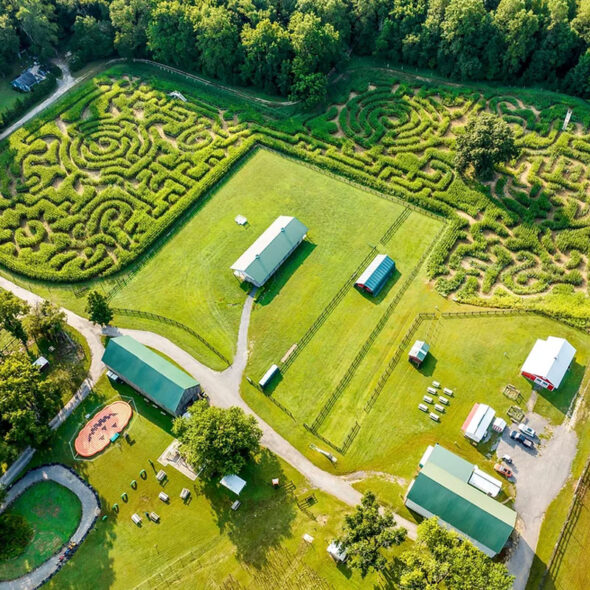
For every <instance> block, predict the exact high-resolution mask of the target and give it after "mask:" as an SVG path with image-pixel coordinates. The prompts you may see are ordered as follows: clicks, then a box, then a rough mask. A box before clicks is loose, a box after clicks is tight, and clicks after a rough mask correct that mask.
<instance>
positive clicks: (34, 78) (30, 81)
mask: <svg viewBox="0 0 590 590" xmlns="http://www.w3.org/2000/svg"><path fill="white" fill-rule="evenodd" d="M46 77H47V75H46V72H45V71H44V70H43V69H42V68H41V66H39V65H38V64H35V65H34V66H33V67H31V68H29V69H28V70H25V71H24V72H23V73H22V74H21V75H20V76H19V77H18V78H15V79H14V80H13V81H12V82H11V83H10V84H11V85H12V87H13V88H14V89H15V90H20V91H21V92H31V90H32V89H33V86H35V85H36V84H39V82H42V81H43V80H45V78H46Z"/></svg>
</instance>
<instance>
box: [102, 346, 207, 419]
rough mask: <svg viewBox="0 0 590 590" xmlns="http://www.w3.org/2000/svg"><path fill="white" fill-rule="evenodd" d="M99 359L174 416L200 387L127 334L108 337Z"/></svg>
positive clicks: (190, 400) (194, 395)
mask: <svg viewBox="0 0 590 590" xmlns="http://www.w3.org/2000/svg"><path fill="white" fill-rule="evenodd" d="M102 362H103V363H104V364H105V365H106V366H107V367H108V368H109V369H110V370H111V371H112V372H113V373H115V374H116V375H117V376H118V377H120V378H121V380H123V381H124V382H125V383H127V385H130V386H131V387H133V389H136V390H137V391H139V392H140V393H142V394H143V395H145V396H146V397H148V398H149V399H151V400H152V401H153V402H154V403H155V404H157V405H158V406H160V407H161V408H162V409H163V410H166V411H167V412H169V413H170V414H172V415H174V416H180V415H181V414H182V413H184V411H185V410H186V408H187V407H188V406H189V405H190V404H191V403H192V402H193V401H194V400H195V399H196V397H197V395H198V394H199V392H200V391H201V388H200V386H199V383H198V382H197V381H196V380H195V379H193V378H192V377H190V376H189V375H187V374H186V373H185V372H184V371H181V370H180V369H179V368H178V367H176V366H175V365H173V364H172V363H171V362H169V361H167V360H166V359H165V358H163V357H161V356H160V355H159V354H156V353H155V352H154V351H153V350H150V349H149V348H147V346H144V345H143V344H141V343H139V342H138V341H137V340H135V339H134V338H132V337H131V336H118V337H117V338H112V339H111V340H110V341H109V343H108V344H107V347H106V350H105V351H104V354H103V356H102Z"/></svg>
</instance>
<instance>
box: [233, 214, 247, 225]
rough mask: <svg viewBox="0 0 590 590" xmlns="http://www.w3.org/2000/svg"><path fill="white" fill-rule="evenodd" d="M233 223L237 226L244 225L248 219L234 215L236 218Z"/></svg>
mask: <svg viewBox="0 0 590 590" xmlns="http://www.w3.org/2000/svg"><path fill="white" fill-rule="evenodd" d="M234 221H235V222H236V223H237V224H238V225H246V224H247V223H248V219H247V218H246V217H244V216H243V215H236V218H235V219H234Z"/></svg>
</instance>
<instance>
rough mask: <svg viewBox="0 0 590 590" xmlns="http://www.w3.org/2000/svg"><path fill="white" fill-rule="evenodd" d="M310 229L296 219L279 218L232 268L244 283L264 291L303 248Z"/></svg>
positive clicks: (284, 216)
mask: <svg viewBox="0 0 590 590" xmlns="http://www.w3.org/2000/svg"><path fill="white" fill-rule="evenodd" d="M307 232H308V228H307V227H306V226H305V225H303V223H301V221H299V220H298V219H297V218H296V217H289V216H287V215H281V216H279V217H277V218H276V219H275V220H274V221H273V222H272V223H271V224H270V225H269V226H268V228H267V229H266V230H265V231H264V232H263V233H262V235H260V236H259V237H258V238H257V239H256V241H255V242H254V243H253V244H252V245H251V246H250V247H249V248H248V249H247V250H246V251H245V252H244V253H243V254H242V255H241V256H240V257H239V258H238V259H237V260H236V261H235V262H234V263H233V264H232V266H231V269H232V270H233V271H234V274H235V275H236V276H237V277H238V278H239V279H241V280H242V281H248V282H249V283H252V284H253V285H254V286H255V287H261V286H262V285H264V283H266V281H268V279H269V278H270V277H271V276H272V275H273V274H274V273H275V272H276V271H277V270H278V269H279V267H280V266H281V264H283V262H285V260H287V258H288V257H289V256H290V255H291V253H292V252H293V251H294V250H295V248H297V246H299V244H301V242H302V241H303V239H304V238H305V236H306V235H307Z"/></svg>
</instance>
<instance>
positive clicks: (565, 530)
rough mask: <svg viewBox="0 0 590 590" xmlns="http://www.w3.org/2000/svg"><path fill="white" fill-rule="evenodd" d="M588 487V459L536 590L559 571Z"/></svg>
mask: <svg viewBox="0 0 590 590" xmlns="http://www.w3.org/2000/svg"><path fill="white" fill-rule="evenodd" d="M589 485H590V458H588V460H587V461H586V465H584V470H583V471H582V475H581V476H580V479H578V483H577V484H576V489H575V490H574V497H573V499H572V503H571V504H570V507H569V510H568V513H567V516H566V518H565V522H564V523H563V526H562V527H561V530H560V531H559V536H558V537H557V542H556V543H555V546H554V547H553V551H552V552H551V557H550V558H549V561H548V562H547V566H546V567H545V571H544V572H543V577H542V578H541V581H540V582H539V586H538V590H543V588H544V587H545V583H546V581H547V576H548V575H549V574H551V575H554V574H555V573H557V572H558V571H559V568H560V566H561V562H562V560H563V557H564V555H565V552H566V550H567V545H568V543H569V540H570V537H571V535H572V534H573V530H574V528H575V526H576V523H577V519H578V516H579V511H580V510H581V508H582V502H583V500H584V497H585V496H586V492H587V491H588V487H589Z"/></svg>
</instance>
